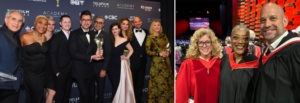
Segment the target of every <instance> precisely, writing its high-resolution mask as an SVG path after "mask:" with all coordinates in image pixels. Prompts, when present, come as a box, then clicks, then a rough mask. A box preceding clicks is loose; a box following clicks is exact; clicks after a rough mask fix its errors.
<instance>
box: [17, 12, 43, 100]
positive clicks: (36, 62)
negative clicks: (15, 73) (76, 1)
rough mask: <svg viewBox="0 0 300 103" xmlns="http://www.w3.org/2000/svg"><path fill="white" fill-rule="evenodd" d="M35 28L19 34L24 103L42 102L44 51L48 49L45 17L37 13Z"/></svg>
mask: <svg viewBox="0 0 300 103" xmlns="http://www.w3.org/2000/svg"><path fill="white" fill-rule="evenodd" d="M34 27H35V30H34V31H33V32H31V33H25V34H23V35H21V36H20V40H21V45H22V47H23V50H24V59H23V69H24V70H23V73H24V85H25V92H26V103H44V102H45V101H44V86H45V68H46V67H45V66H46V53H47V51H48V47H49V45H48V43H47V42H46V41H47V38H46V37H45V36H44V33H45V32H46V31H47V27H48V20H47V17H45V16H43V15H39V16H37V17H36V20H35V21H34Z"/></svg>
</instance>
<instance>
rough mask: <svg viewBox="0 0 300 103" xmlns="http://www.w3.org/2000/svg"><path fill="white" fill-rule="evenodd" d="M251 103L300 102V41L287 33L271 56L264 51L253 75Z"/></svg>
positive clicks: (267, 51) (267, 50) (268, 52)
mask: <svg viewBox="0 0 300 103" xmlns="http://www.w3.org/2000/svg"><path fill="white" fill-rule="evenodd" d="M254 78H255V89H254V93H253V98H252V101H251V102H253V103H300V38H299V37H297V35H294V34H293V33H290V32H289V33H288V35H287V36H286V37H284V38H283V39H282V40H281V41H280V42H279V44H278V46H277V47H276V48H275V50H274V51H273V52H272V53H270V50H269V49H268V47H267V49H266V50H265V52H264V54H263V55H262V56H261V57H260V59H259V69H258V73H256V74H255V76H254Z"/></svg>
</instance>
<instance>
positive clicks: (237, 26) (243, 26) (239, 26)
mask: <svg viewBox="0 0 300 103" xmlns="http://www.w3.org/2000/svg"><path fill="white" fill-rule="evenodd" d="M238 28H243V29H246V30H249V29H248V28H247V26H245V25H242V24H240V25H236V26H234V27H233V28H232V31H231V34H232V33H233V31H234V30H235V29H238Z"/></svg>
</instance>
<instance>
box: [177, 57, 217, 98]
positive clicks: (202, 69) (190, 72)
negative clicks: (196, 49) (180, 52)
mask: <svg viewBox="0 0 300 103" xmlns="http://www.w3.org/2000/svg"><path fill="white" fill-rule="evenodd" d="M220 63H221V58H211V59H210V60H209V61H205V60H203V59H201V58H200V59H198V60H196V59H192V58H189V59H187V60H185V61H184V62H183V63H182V65H181V67H180V69H179V73H178V76H177V81H176V103H188V100H189V98H194V103H217V102H218V97H219V90H220V80H219V78H220V77H219V74H220Z"/></svg>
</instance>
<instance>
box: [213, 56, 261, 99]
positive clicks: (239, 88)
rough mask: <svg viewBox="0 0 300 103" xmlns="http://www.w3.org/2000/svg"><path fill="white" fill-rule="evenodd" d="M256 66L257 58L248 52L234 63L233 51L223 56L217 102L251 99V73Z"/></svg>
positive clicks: (255, 69) (254, 70)
mask: <svg viewBox="0 0 300 103" xmlns="http://www.w3.org/2000/svg"><path fill="white" fill-rule="evenodd" d="M257 68H258V58H257V57H256V56H255V55H254V54H248V55H247V56H245V57H243V58H242V60H241V61H240V62H239V63H238V64H236V63H235V57H234V55H233V53H230V54H226V55H224V56H223V58H222V61H221V73H220V96H219V103H244V102H243V101H249V100H250V99H251V95H252V93H253V92H252V91H253V79H252V77H253V74H254V73H256V71H257Z"/></svg>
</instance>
